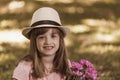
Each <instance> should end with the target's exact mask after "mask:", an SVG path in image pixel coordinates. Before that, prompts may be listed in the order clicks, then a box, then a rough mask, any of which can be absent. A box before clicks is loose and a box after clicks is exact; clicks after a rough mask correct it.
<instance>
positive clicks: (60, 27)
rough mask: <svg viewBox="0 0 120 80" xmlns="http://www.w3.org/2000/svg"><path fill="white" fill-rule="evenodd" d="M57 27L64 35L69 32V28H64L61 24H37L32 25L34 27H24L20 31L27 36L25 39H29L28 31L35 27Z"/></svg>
mask: <svg viewBox="0 0 120 80" xmlns="http://www.w3.org/2000/svg"><path fill="white" fill-rule="evenodd" d="M45 27H46V28H57V29H59V30H60V31H61V32H62V33H63V35H64V37H65V36H66V35H67V34H68V33H69V32H70V29H69V28H65V27H63V26H55V25H47V24H46V25H38V26H34V27H28V28H25V29H23V31H22V34H23V35H24V36H25V37H26V38H27V39H30V36H29V34H30V31H31V30H32V29H35V28H45Z"/></svg>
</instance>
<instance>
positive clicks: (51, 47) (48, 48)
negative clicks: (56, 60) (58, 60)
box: [43, 46, 53, 50]
mask: <svg viewBox="0 0 120 80" xmlns="http://www.w3.org/2000/svg"><path fill="white" fill-rule="evenodd" d="M43 48H44V49H45V50H51V49H53V46H44V47H43Z"/></svg>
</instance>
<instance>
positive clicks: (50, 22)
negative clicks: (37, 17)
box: [31, 20, 61, 27]
mask: <svg viewBox="0 0 120 80" xmlns="http://www.w3.org/2000/svg"><path fill="white" fill-rule="evenodd" d="M43 24H50V25H55V26H61V25H60V24H59V23H57V22H54V21H50V20H42V21H37V22H35V23H34V24H32V25H31V27H34V26H38V25H43Z"/></svg>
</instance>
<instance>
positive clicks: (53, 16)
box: [22, 7, 70, 39]
mask: <svg viewBox="0 0 120 80" xmlns="http://www.w3.org/2000/svg"><path fill="white" fill-rule="evenodd" d="M43 27H55V28H58V29H59V30H60V31H61V32H62V33H63V34H64V36H66V35H67V34H68V33H69V32H70V29H69V28H65V27H63V26H62V24H61V21H60V17H59V14H58V12H57V11H56V10H54V9H53V8H50V7H42V8H39V9H38V10H36V11H35V12H34V14H33V16H32V20H31V24H30V27H28V28H25V29H24V30H23V31H22V34H23V35H24V36H25V37H26V38H28V39H29V34H30V31H31V30H32V29H34V28H43Z"/></svg>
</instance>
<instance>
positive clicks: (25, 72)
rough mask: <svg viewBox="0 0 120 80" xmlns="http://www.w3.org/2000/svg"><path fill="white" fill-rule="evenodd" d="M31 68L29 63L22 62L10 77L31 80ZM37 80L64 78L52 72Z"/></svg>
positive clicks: (59, 79)
mask: <svg viewBox="0 0 120 80" xmlns="http://www.w3.org/2000/svg"><path fill="white" fill-rule="evenodd" d="M31 68H32V63H31V62H26V61H22V62H20V63H19V64H18V66H17V67H16V68H15V70H14V72H13V76H12V77H13V78H15V79H17V80H33V79H32V76H30V73H31V70H32V69H31ZM37 80H65V77H64V78H61V77H60V74H58V73H55V72H53V73H51V74H50V75H48V76H46V77H43V78H38V79H37Z"/></svg>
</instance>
